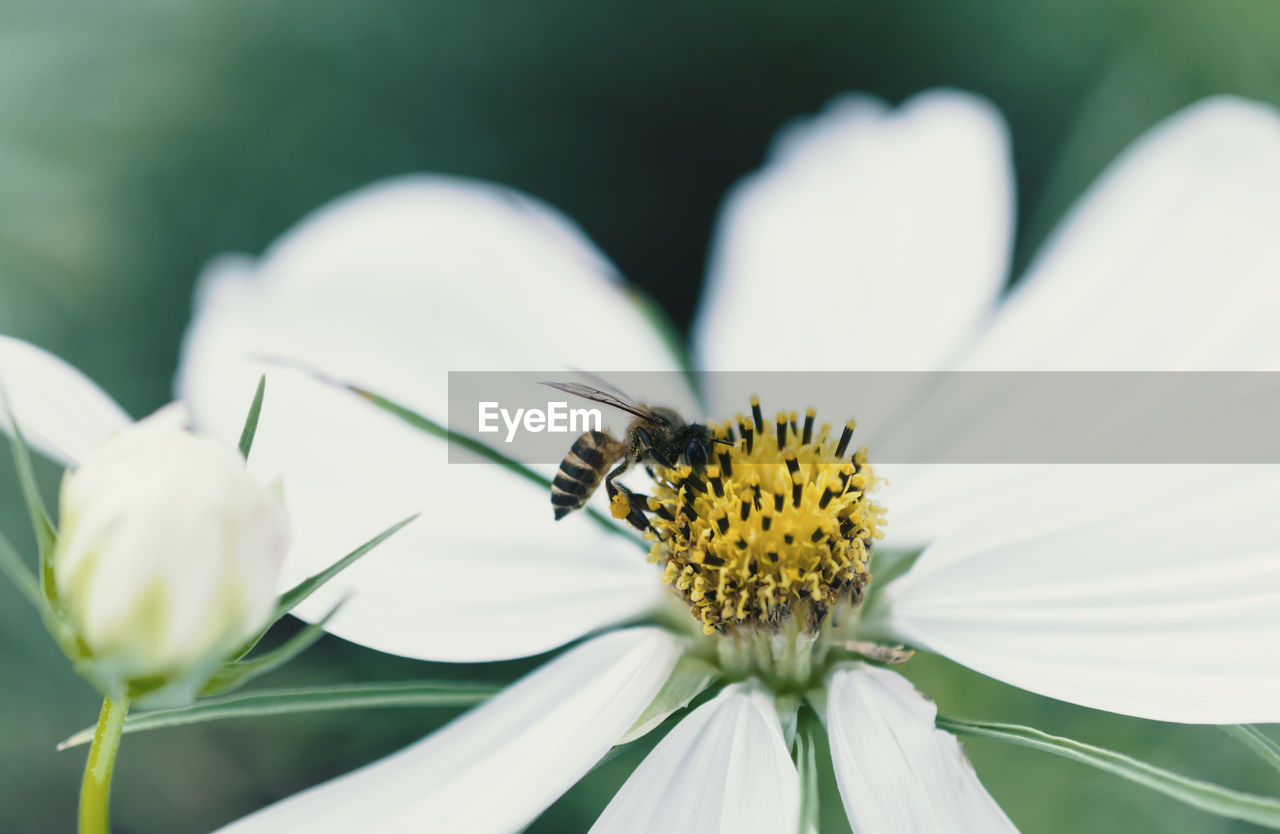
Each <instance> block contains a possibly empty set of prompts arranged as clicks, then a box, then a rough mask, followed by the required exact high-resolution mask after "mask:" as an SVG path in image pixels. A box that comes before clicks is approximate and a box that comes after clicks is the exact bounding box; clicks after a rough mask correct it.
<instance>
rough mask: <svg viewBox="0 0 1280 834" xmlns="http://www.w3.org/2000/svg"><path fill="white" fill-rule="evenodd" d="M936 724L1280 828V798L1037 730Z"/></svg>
mask: <svg viewBox="0 0 1280 834" xmlns="http://www.w3.org/2000/svg"><path fill="white" fill-rule="evenodd" d="M937 726H938V727H939V728H940V729H943V730H947V731H948V732H952V733H955V734H956V735H961V736H970V737H974V738H987V739H991V740H993V741H1002V742H1005V743H1007V744H1017V745H1020V746H1022V747H1030V748H1031V749H1033V750H1040V751H1042V752H1045V753H1052V754H1053V755H1055V756H1062V757H1063V758H1066V759H1070V760H1072V761H1075V762H1079V763H1081V764H1086V765H1089V766H1090V767H1093V768H1097V769H1098V770H1101V771H1104V772H1106V773H1110V774H1112V775H1115V776H1119V777H1121V778H1122V779H1128V780H1129V781H1130V782H1134V783H1136V784H1138V785H1142V786H1143V787H1146V788H1150V789H1151V790H1153V791H1157V792H1159V793H1162V794H1164V795H1165V796H1168V797H1171V798H1173V799H1176V800H1178V801H1179V802H1183V803H1185V804H1187V805H1190V806H1191V807H1193V808H1198V809H1199V810H1201V811H1206V812H1208V813H1210V814H1217V815H1218V816H1220V817H1228V818H1230V819H1237V820H1244V821H1246V822H1251V823H1254V824H1255V825H1261V826H1263V827H1265V828H1271V829H1280V799H1274V798H1272V797H1269V796H1258V795H1257V794H1251V793H1245V792H1244V791H1237V790H1234V789H1232V788H1224V787H1222V786H1221V785H1215V784H1213V783H1212V782H1204V781H1201V780H1199V779H1192V778H1190V777H1188V776H1183V775H1181V774H1179V773H1174V772H1172V771H1169V770H1164V769H1163V768H1159V767H1156V766H1155V765H1151V764H1147V763H1146V762H1143V761H1139V760H1137V759H1134V758H1132V757H1130V756H1126V755H1124V754H1123V753H1117V752H1115V751H1113V750H1107V749H1105V748H1102V747H1095V746H1093V745H1091V744H1085V743H1084V742H1080V741H1076V740H1074V739H1070V738H1063V737H1062V736H1052V735H1049V734H1048V733H1045V732H1042V731H1041V730H1037V729H1035V728H1033V727H1021V726H1018V725H1016V724H997V723H994V722H989V721H968V720H965V719H961V718H947V717H944V716H941V715H940V716H938V719H937Z"/></svg>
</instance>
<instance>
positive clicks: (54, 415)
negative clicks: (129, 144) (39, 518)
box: [0, 336, 131, 464]
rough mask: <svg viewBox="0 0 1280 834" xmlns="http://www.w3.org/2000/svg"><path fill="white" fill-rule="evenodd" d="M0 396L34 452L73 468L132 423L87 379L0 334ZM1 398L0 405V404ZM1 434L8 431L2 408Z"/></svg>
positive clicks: (75, 371)
mask: <svg viewBox="0 0 1280 834" xmlns="http://www.w3.org/2000/svg"><path fill="white" fill-rule="evenodd" d="M0 392H3V397H5V398H7V399H8V403H9V408H10V409H12V411H13V415H14V417H16V418H17V421H18V426H19V427H20V428H21V429H22V432H23V436H24V437H25V438H26V439H27V442H28V443H30V444H31V446H32V448H34V449H37V450H39V451H40V452H42V453H43V454H46V455H48V456H49V457H51V458H53V459H54V460H56V461H59V462H61V463H65V464H74V463H76V462H78V461H79V460H81V459H82V458H83V457H85V456H86V455H87V454H89V452H91V451H93V449H94V448H95V447H97V446H98V445H99V444H100V443H102V441H104V440H106V439H107V437H109V436H110V435H111V434H112V433H114V432H116V431H118V430H120V429H122V428H124V427H125V426H127V425H129V423H130V422H131V421H130V419H129V415H128V414H126V413H125V412H124V409H122V408H121V407H120V406H118V405H116V401H115V400H113V399H111V397H110V396H108V395H107V393H106V392H105V391H103V390H102V389H101V388H99V387H98V386H97V385H95V384H94V383H93V381H92V380H90V379H89V378H88V377H86V376H85V375H84V374H82V373H80V372H79V371H78V370H76V369H75V368H73V367H71V366H70V365H68V364H67V363H66V362H64V361H63V360H61V359H59V358H58V357H56V356H54V355H53V354H51V353H48V352H47V351H44V350H41V349H40V348H38V347H36V346H35V345H32V344H29V343H27V342H24V341H21V340H20V339H14V338H12V337H9V336H0ZM2 404H3V402H2V399H0V405H2ZM0 423H2V424H3V425H0V431H3V432H4V433H5V434H8V433H9V431H10V426H9V416H8V414H7V413H6V412H5V410H4V409H3V407H0Z"/></svg>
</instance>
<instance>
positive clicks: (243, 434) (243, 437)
mask: <svg viewBox="0 0 1280 834" xmlns="http://www.w3.org/2000/svg"><path fill="white" fill-rule="evenodd" d="M266 391H267V375H266V374H263V375H262V376H261V377H259V378H258V390H256V391H254V392H253V402H252V403H251V404H250V405H249V415H248V416H247V417H245V418H244V428H243V429H242V430H241V431H240V455H241V457H243V458H244V459H245V460H248V459H249V450H250V449H252V448H253V436H254V435H255V434H257V433H258V415H260V414H261V413H262V395H263V394H265V393H266Z"/></svg>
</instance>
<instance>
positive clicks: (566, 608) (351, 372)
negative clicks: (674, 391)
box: [179, 178, 676, 660]
mask: <svg viewBox="0 0 1280 834" xmlns="http://www.w3.org/2000/svg"><path fill="white" fill-rule="evenodd" d="M575 309H585V310H591V311H592V315H590V316H577V317H573V316H571V313H570V312H569V311H572V310H575ZM565 316H571V317H572V326H568V324H567V320H566V319H565ZM271 357H275V358H281V359H284V360H286V362H287V361H294V362H298V363H301V364H302V365H305V366H307V367H309V368H314V369H318V370H319V371H321V372H323V373H325V374H329V375H332V376H334V377H337V378H339V379H342V380H349V381H353V382H357V383H359V384H361V385H364V386H367V387H369V388H371V389H373V390H375V391H377V392H378V393H381V394H384V395H386V396H388V397H391V398H392V399H394V400H396V401H397V402H400V403H402V404H404V405H406V406H408V407H410V408H413V409H415V410H417V411H418V412H419V413H422V414H424V415H426V416H428V417H430V418H432V419H435V420H437V421H438V422H440V423H444V422H445V420H446V419H447V409H446V402H447V393H448V377H447V372H448V371H450V370H467V369H473V370H502V371H513V370H539V371H544V372H548V373H554V372H556V370H557V369H566V368H568V367H570V366H579V367H583V368H598V369H600V370H602V371H605V372H608V371H610V370H642V369H651V370H674V369H675V367H676V366H675V363H674V360H672V359H671V357H670V356H669V354H668V352H667V350H666V348H665V347H664V346H663V344H662V341H661V339H660V338H659V336H658V335H657V334H656V332H655V331H654V330H653V328H652V327H650V326H649V324H648V322H647V321H646V320H645V319H644V317H643V315H642V314H641V313H640V312H638V311H637V309H636V308H635V306H634V305H633V304H631V302H630V301H629V299H628V298H627V296H626V290H625V288H624V287H623V286H622V285H621V284H620V283H619V282H618V281H617V279H616V277H615V276H614V275H613V273H612V271H611V270H610V268H609V266H608V265H607V263H605V262H604V261H603V259H602V258H601V257H600V256H599V255H598V254H597V253H596V252H595V251H594V250H593V249H591V247H590V246H589V244H587V243H586V242H585V240H583V239H582V237H581V235H580V233H579V232H578V231H577V230H576V229H574V228H572V227H571V226H569V225H568V223H567V222H566V221H564V220H563V219H562V218H560V217H559V215H557V214H555V213H554V212H552V211H551V210H550V209H548V208H546V207H545V206H542V205H540V204H538V203H535V202H533V201H532V200H529V199H528V198H526V197H523V196H521V195H518V194H515V193H514V192H509V191H505V190H502V189H499V188H496V187H493V186H486V185H482V184H476V183H466V182H463V181H458V180H449V179H444V178H415V179H406V180H399V181H394V182H391V183H386V184H383V185H379V186H374V187H372V188H369V189H366V190H365V191H363V192H359V193H357V194H355V195H353V196H351V197H348V198H345V199H343V200H340V201H339V202H338V203H337V204H336V205H334V206H332V207H330V208H327V209H324V210H322V211H321V212H320V213H319V214H318V215H317V216H315V217H313V218H311V219H309V220H307V221H305V222H304V223H303V224H302V225H301V226H300V228H299V229H298V230H296V231H294V232H292V233H290V234H289V235H287V236H286V237H285V238H284V239H283V240H282V241H281V242H280V243H278V244H277V245H276V246H275V247H273V248H272V250H271V251H270V252H269V253H268V254H267V256H266V257H265V258H264V259H263V260H262V262H261V263H259V264H257V265H254V264H253V263H252V262H251V261H248V260H247V259H223V260H221V261H219V262H217V263H215V264H214V265H212V266H211V267H210V269H209V271H208V273H207V275H206V276H205V278H204V280H203V281H202V286H201V290H200V301H199V303H198V311H197V315H196V318H195V321H194V323H193V325H192V328H191V330H190V331H189V333H188V335H187V344H186V350H185V353H184V361H183V367H182V372H181V375H180V378H179V389H180V390H181V391H182V393H183V394H184V396H186V397H188V398H189V400H190V402H191V404H192V407H193V411H194V413H195V416H196V419H197V422H198V424H199V426H200V427H201V428H202V429H204V430H206V431H211V432H212V433H214V434H216V435H219V436H222V437H226V438H234V437H235V436H237V435H238V433H239V431H240V426H241V424H242V422H243V419H244V413H245V410H246V409H247V407H248V403H249V401H250V399H251V398H252V392H253V388H254V386H255V385H256V383H257V379H258V376H259V374H261V373H262V372H264V371H265V372H266V373H267V375H268V384H267V394H266V399H265V404H264V407H263V412H262V419H261V423H260V426H259V432H258V436H257V439H256V441H255V444H254V449H253V454H252V456H251V459H250V465H251V468H254V469H256V470H259V471H262V472H264V473H266V474H269V475H272V476H275V475H280V476H283V479H284V488H285V494H286V498H287V500H288V505H289V510H290V515H291V518H292V520H293V527H294V530H295V531H296V540H295V542H294V546H293V549H292V551H291V554H290V557H289V559H288V560H287V561H286V564H285V571H284V576H283V577H282V581H283V582H284V583H285V584H286V585H287V584H288V583H290V582H296V581H297V580H299V579H301V578H302V577H304V576H306V575H309V574H311V573H314V572H315V571H317V570H319V569H321V568H323V567H324V566H326V565H328V564H329V563H331V562H332V561H334V560H335V559H336V558H338V557H339V556H341V555H342V554H343V553H345V552H347V551H349V550H352V549H354V548H355V547H356V546H358V545H359V544H360V543H362V542H363V541H365V540H366V539H368V538H370V537H372V536H373V535H374V534H376V533H377V532H379V531H380V530H382V529H385V528H386V527H387V526H389V525H390V524H391V523H393V522H395V521H397V520H399V519H400V518H403V517H405V516H407V515H409V514H411V513H415V512H419V511H421V512H422V513H423V516H422V517H421V518H420V519H419V520H418V521H417V522H415V523H414V524H412V525H410V527H408V528H406V529H405V530H404V531H403V532H401V533H400V534H398V535H396V536H395V537H393V538H392V539H391V540H389V541H388V542H386V543H385V544H383V545H381V546H380V547H379V548H378V549H377V550H376V551H375V552H373V553H371V554H370V555H369V556H368V557H366V558H365V559H364V560H362V561H361V562H360V563H359V564H357V565H356V566H355V567H354V568H352V569H351V570H350V571H348V572H347V573H345V574H343V576H341V577H340V578H339V579H337V580H335V581H334V582H332V583H330V585H329V586H326V588H325V589H324V591H323V592H322V593H321V594H318V595H317V596H315V597H313V598H312V599H310V600H308V601H307V603H306V604H305V605H304V606H303V607H302V608H301V609H300V611H299V613H300V614H301V615H302V616H304V617H307V618H309V619H315V618H316V617H318V616H321V615H322V614H323V613H325V612H326V611H327V610H328V609H329V608H330V607H332V605H333V604H334V603H335V602H336V601H337V600H338V599H339V598H341V597H342V596H344V595H346V594H348V593H350V594H351V595H352V597H351V599H350V601H349V602H348V603H347V604H346V605H345V606H344V607H343V609H342V611H341V612H340V613H339V614H338V616H337V617H336V618H335V619H334V620H333V621H332V622H331V624H330V626H329V627H328V628H329V630H330V631H332V632H333V633H335V634H337V635H339V636H342V637H345V638H347V639H349V640H353V641H355V642H358V643H361V644H363V645H366V646H370V647H373V648H377V649H380V650H383V651H389V652H394V653H397V654H403V655H407V656H412V657H420V658H426V659H434V660H487V659H497V658H504V657H516V656H521V655H526V654H532V653H536V652H540V651H544V650H546V649H549V648H552V647H554V646H556V645H559V644H561V643H563V642H565V641H566V640H570V639H573V638H575V637H578V636H580V635H582V634H584V633H586V632H588V631H590V630H592V629H595V628H597V627H599V626H601V625H605V624H608V623H611V622H617V621H619V620H622V619H625V618H627V617H630V616H633V615H635V614H636V613H638V612H640V611H643V610H644V609H645V608H646V607H647V606H649V605H650V604H651V603H652V602H653V600H654V599H656V598H657V595H658V594H659V593H661V587H660V585H659V584H658V583H657V582H656V581H655V580H654V578H653V574H652V572H651V569H650V566H648V565H645V564H644V559H643V557H642V555H641V554H640V552H639V550H638V548H636V547H635V545H634V543H633V542H630V541H627V540H626V539H625V538H623V537H620V536H613V535H606V534H604V533H602V532H601V531H600V530H599V529H598V528H597V527H596V525H595V524H593V523H592V522H591V521H590V520H589V519H588V518H587V517H586V516H585V514H582V513H579V514H576V515H574V516H571V517H570V518H568V519H566V520H564V521H562V522H559V523H556V522H554V521H553V520H552V510H551V506H550V495H549V492H548V491H544V490H542V489H540V488H538V487H536V486H534V485H531V484H529V483H527V482H525V481H523V480H521V479H519V478H517V477H515V476H513V475H512V474H511V473H510V472H508V471H507V470H505V469H503V468H501V467H499V466H496V465H491V464H461V463H457V464H452V465H451V464H449V463H448V447H447V445H446V444H445V443H444V442H443V441H441V440H439V439H437V438H435V437H430V436H428V435H426V434H424V433H423V432H421V431H419V430H417V429H414V428H411V427H409V426H408V425H406V424H404V423H403V422H402V421H400V420H398V419H396V418H394V417H391V416H389V415H387V414H386V413H384V412H382V411H380V410H378V409H377V408H375V407H373V406H371V405H370V404H368V403H366V402H364V401H363V400H361V399H359V398H357V397H355V396H354V395H352V394H350V393H348V392H346V391H344V390H341V389H338V388H335V387H334V386H331V385H326V384H324V383H321V382H318V381H316V380H315V379H313V378H311V377H309V376H308V375H307V374H306V373H302V372H300V371H297V370H291V369H289V368H287V367H282V366H281V365H279V364H273V363H271V362H269V361H266V360H267V358H271ZM571 443H572V438H570V437H568V436H566V440H565V449H566V451H567V449H568V446H569V445H570V444H571ZM543 469H544V470H545V471H551V470H554V466H551V465H547V466H544V467H543ZM598 502H599V503H600V505H601V506H603V495H601V496H600V497H599V498H598ZM531 612H536V615H535V614H534V613H531ZM512 623H519V624H520V626H519V627H517V628H512V627H511V624H512Z"/></svg>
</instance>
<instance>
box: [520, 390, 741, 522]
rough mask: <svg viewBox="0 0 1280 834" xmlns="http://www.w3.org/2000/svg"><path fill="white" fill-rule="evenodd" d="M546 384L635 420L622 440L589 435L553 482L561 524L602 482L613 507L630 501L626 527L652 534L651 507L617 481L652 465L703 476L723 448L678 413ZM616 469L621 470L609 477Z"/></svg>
mask: <svg viewBox="0 0 1280 834" xmlns="http://www.w3.org/2000/svg"><path fill="white" fill-rule="evenodd" d="M543 384H544V385H549V386H551V387H552V388H555V389H557V390H559V391H564V392H565V393H567V394H573V395H574V396H577V397H583V398H585V399H588V400H592V401H593V402H598V403H603V404H604V405H609V406H613V407H614V408H617V409H619V410H621V411H625V412H626V413H628V414H630V415H631V416H632V417H633V418H634V419H633V420H632V421H631V424H630V425H628V426H627V431H626V435H625V436H624V439H622V440H618V439H617V438H615V437H614V436H613V435H612V434H610V433H609V432H607V431H589V432H587V433H586V434H584V435H582V436H581V437H579V438H578V439H577V440H575V441H574V442H573V446H572V447H570V449H569V453H568V454H567V455H565V456H564V460H563V461H561V462H560V471H559V472H557V473H556V477H555V480H553V481H552V482H551V506H552V508H554V509H555V514H556V521H559V520H560V519H562V518H564V517H565V516H567V515H568V514H569V513H571V512H573V511H574V510H576V509H579V508H581V507H582V506H583V505H585V504H586V503H587V499H589V498H590V497H591V495H592V493H594V492H595V491H596V488H597V487H599V486H600V480H601V478H603V479H604V486H605V490H606V492H607V493H608V495H609V500H610V501H613V500H614V499H615V496H616V495H618V494H619V493H621V494H622V495H623V496H625V497H626V499H627V503H628V506H629V507H630V510H629V512H628V514H627V522H628V523H629V524H631V526H633V527H635V528H636V529H638V530H642V531H643V530H647V529H649V520H648V518H646V517H645V515H644V510H645V509H647V507H648V504H647V503H646V502H645V500H644V497H643V496H637V495H636V494H635V493H633V492H631V490H629V489H627V488H626V487H625V486H623V485H622V484H617V483H614V480H615V479H616V478H617V477H618V476H619V475H621V474H622V473H624V472H626V471H627V470H628V469H630V468H631V467H632V466H633V465H635V464H648V463H650V462H652V463H656V464H657V465H659V466H664V467H668V468H670V467H675V466H679V465H686V466H690V467H693V469H694V470H695V471H698V470H701V469H702V468H703V467H704V466H706V465H707V461H708V460H710V458H711V445H712V444H713V443H716V442H723V441H717V440H715V439H713V438H712V437H711V432H710V431H709V430H708V429H707V427H706V426H704V425H702V424H701V423H686V422H685V420H684V418H683V417H681V416H680V414H679V413H677V412H676V411H675V410H674V409H671V408H664V407H662V406H648V405H642V404H641V403H638V402H635V401H633V400H632V399H631V398H630V397H627V396H626V395H625V394H623V393H622V392H621V391H618V392H616V393H609V392H607V391H601V390H600V389H598V388H592V387H591V386H589V385H580V384H578V383H576V382H544V383H543ZM615 463H617V464H618V465H617V466H615V467H614V468H613V470H612V471H609V474H608V475H605V472H606V471H607V470H609V467H610V466H613V465H614V464H615Z"/></svg>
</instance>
